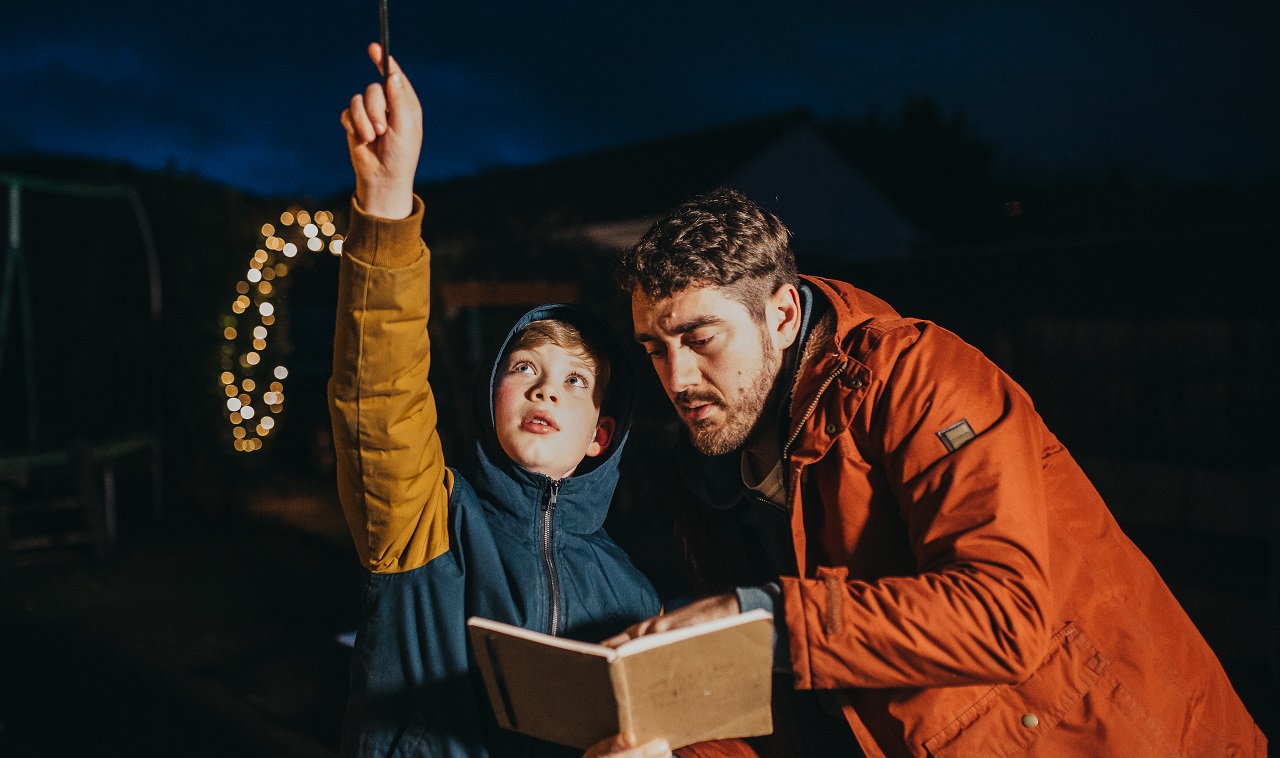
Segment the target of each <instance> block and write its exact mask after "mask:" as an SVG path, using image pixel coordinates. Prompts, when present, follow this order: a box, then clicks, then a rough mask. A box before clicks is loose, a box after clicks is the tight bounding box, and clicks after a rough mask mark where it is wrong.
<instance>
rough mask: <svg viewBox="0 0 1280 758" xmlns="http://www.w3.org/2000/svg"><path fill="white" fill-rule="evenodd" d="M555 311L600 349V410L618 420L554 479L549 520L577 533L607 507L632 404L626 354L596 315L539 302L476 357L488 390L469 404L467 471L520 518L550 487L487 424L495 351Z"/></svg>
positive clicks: (498, 354)
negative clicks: (601, 449)
mask: <svg viewBox="0 0 1280 758" xmlns="http://www.w3.org/2000/svg"><path fill="white" fill-rule="evenodd" d="M548 319H554V320H557V321H563V322H565V323H568V324H572V325H573V326H575V327H577V328H578V329H579V330H580V331H581V332H582V333H583V334H586V335H587V336H588V338H589V339H590V340H591V341H592V342H593V343H594V344H596V345H599V346H600V348H601V349H602V350H603V351H604V352H605V353H606V355H607V357H608V359H609V364H610V377H609V386H608V387H607V388H606V389H605V401H604V407H603V408H602V409H601V415H609V416H612V417H613V419H614V421H615V422H616V424H617V428H616V429H615V431H614V434H613V439H612V440H611V441H610V444H609V450H608V451H607V452H606V453H605V454H603V455H600V456H596V457H594V458H585V459H583V461H582V463H581V464H580V465H579V466H578V469H577V471H576V472H574V475H573V476H570V477H565V478H564V479H561V480H560V481H559V485H558V493H557V498H558V503H557V509H556V510H557V517H556V519H557V520H556V523H557V525H558V526H560V527H563V528H565V529H568V530H569V531H571V532H574V533H577V534H589V533H591V532H594V531H596V530H598V529H599V528H600V527H601V526H602V525H603V524H604V519H605V516H606V515H608V512H609V503H610V501H611V500H612V499H613V491H614V488H615V487H616V486H617V483H618V474H619V472H618V466H619V461H620V459H621V455H622V448H623V446H624V445H625V444H626V441H627V437H628V436H629V435H630V433H631V425H632V419H633V417H634V413H635V404H636V372H635V367H634V365H633V364H632V360H631V357H630V354H629V353H628V352H627V350H626V349H625V348H624V346H623V344H622V341H621V340H620V339H619V338H618V336H617V334H616V333H615V332H614V330H613V329H611V328H610V327H609V326H608V324H606V323H605V322H604V321H603V320H601V319H600V318H599V317H597V316H595V315H594V314H592V313H590V312H589V311H586V310H584V309H582V308H579V307H577V306H573V305H563V304H550V305H540V306H538V307H536V308H533V309H532V310H530V311H528V312H526V313H525V314H524V315H523V316H521V317H520V318H519V319H517V320H516V322H515V324H514V325H513V326H512V327H511V329H510V330H509V331H508V332H507V334H506V336H505V337H504V338H503V339H502V340H501V342H499V343H498V344H497V346H496V347H495V349H494V350H492V352H491V353H490V360H489V361H488V362H487V363H485V364H482V365H483V366H487V367H488V370H487V371H482V372H481V374H480V376H478V377H477V385H479V386H483V387H485V388H486V390H487V391H485V392H483V393H477V394H476V396H475V401H474V405H473V413H474V417H475V428H476V429H477V430H478V431H477V435H476V440H475V443H474V445H473V451H472V452H473V455H474V461H473V466H472V469H473V470H472V471H469V472H467V473H468V477H469V478H470V479H471V480H472V484H473V485H474V486H475V488H476V491H477V493H478V494H479V495H480V496H481V497H482V498H483V499H485V500H487V501H489V502H490V503H491V504H492V505H493V506H494V507H495V508H496V509H497V510H499V511H504V512H506V514H507V515H510V516H513V517H516V518H521V519H523V518H526V517H527V516H528V515H529V514H530V513H533V511H530V510H529V509H530V508H531V507H534V508H536V507H537V506H538V505H540V503H541V502H542V500H543V499H545V497H546V493H547V492H548V491H549V490H550V488H551V482H552V480H551V478H550V477H548V476H546V475H544V474H536V473H533V472H531V471H528V470H526V469H524V468H522V467H521V466H519V465H517V464H516V463H515V462H514V461H512V460H511V458H510V457H508V456H507V454H506V452H504V451H503V450H502V446H501V445H499V444H498V437H497V434H496V432H495V424H494V392H495V390H496V389H497V383H498V377H499V371H500V369H501V364H502V361H501V358H502V356H503V355H504V354H506V352H507V348H508V346H509V345H510V344H511V342H512V340H514V339H515V337H516V335H517V334H519V332H520V330H522V329H524V327H525V326H527V325H529V324H530V323H532V322H534V321H544V320H548Z"/></svg>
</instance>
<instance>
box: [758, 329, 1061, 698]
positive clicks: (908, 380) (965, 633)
mask: <svg viewBox="0 0 1280 758" xmlns="http://www.w3.org/2000/svg"><path fill="white" fill-rule="evenodd" d="M883 339H884V342H885V343H888V344H881V345H880V346H879V347H878V348H877V350H876V353H877V354H879V355H882V356H884V355H889V356H892V359H891V361H889V363H888V365H880V366H876V365H871V366H870V367H871V368H872V370H873V372H876V369H877V368H878V369H880V371H879V372H878V373H879V376H878V378H876V379H875V380H873V381H872V382H871V386H870V387H869V390H868V396H867V397H866V399H865V400H864V401H863V404H862V405H861V406H860V408H859V410H858V413H857V414H855V421H854V424H853V427H852V428H851V429H850V430H846V431H845V432H844V433H843V434H841V435H840V436H839V438H838V439H837V440H836V443H835V445H834V446H833V448H832V450H831V451H830V452H829V453H828V456H830V455H839V456H843V457H844V458H845V460H844V461H841V462H837V463H836V465H838V466H839V467H840V475H839V476H838V477H828V479H827V481H825V482H823V483H821V484H819V486H818V492H820V493H821V495H820V497H821V500H822V501H823V503H824V507H826V508H831V507H836V508H840V507H845V506H844V505H843V504H842V503H841V498H842V496H845V497H847V495H845V488H844V487H842V485H841V482H840V481H839V479H840V478H841V477H872V478H876V477H878V476H879V473H877V472H875V471H872V472H870V473H868V471H867V470H866V469H861V468H860V467H861V466H865V465H867V464H866V463H859V464H857V465H850V464H849V463H848V462H847V461H848V460H850V459H854V458H856V459H857V460H858V461H863V460H864V456H865V460H867V461H870V466H871V467H872V468H873V469H878V470H879V472H882V473H883V475H884V481H883V482H881V483H880V484H878V485H873V486H879V487H888V488H889V489H890V490H891V492H892V495H893V498H892V499H894V500H896V501H897V504H898V508H899V511H900V514H901V516H902V519H903V521H904V522H905V524H906V527H907V536H908V539H909V541H910V546H911V550H912V553H913V554H914V558H915V564H916V566H915V569H916V570H915V573H914V574H913V575H904V576H890V577H886V578H881V579H878V580H874V581H862V580H850V579H849V578H848V574H847V570H846V569H845V568H844V567H818V568H817V572H816V574H817V575H816V576H813V577H807V578H795V577H783V578H782V585H783V598H784V602H783V605H784V608H785V613H786V624H787V629H788V632H789V637H790V645H791V657H792V663H793V668H794V672H795V677H796V684H797V687H799V688H805V689H807V688H814V689H830V688H839V687H863V688H884V687H941V686H953V685H965V684H977V683H991V684H995V683H1013V682H1020V681H1022V680H1024V679H1026V678H1027V676H1029V675H1030V673H1031V672H1032V671H1033V670H1034V668H1035V666H1036V665H1037V664H1038V663H1039V661H1040V659H1041V657H1042V655H1043V653H1044V651H1045V649H1046V645H1047V643H1048V640H1049V636H1050V632H1049V631H1048V630H1047V627H1048V624H1049V621H1048V619H1049V618H1050V617H1051V616H1052V614H1053V611H1052V608H1051V606H1052V600H1051V594H1050V589H1049V583H1048V577H1047V575H1048V564H1049V535H1048V526H1047V524H1048V514H1047V510H1048V505H1047V503H1046V499H1045V485H1044V477H1043V472H1042V466H1043V461H1042V459H1043V456H1044V454H1045V449H1044V445H1045V440H1046V437H1049V436H1051V435H1048V434H1047V432H1045V431H1044V427H1043V425H1042V423H1041V422H1040V419H1039V416H1038V415H1037V414H1036V413H1035V410H1034V409H1033V407H1032V405H1031V401H1030V399H1029V398H1027V396H1026V395H1025V393H1024V392H1023V391H1022V389H1021V388H1019V387H1018V386H1017V385H1016V384H1015V383H1014V382H1013V381H1012V380H1011V379H1010V378H1009V377H1008V376H1006V375H1005V374H1004V373H1003V372H1001V371H1000V370H999V368H997V367H996V366H995V365H994V364H992V363H991V362H990V361H989V360H987V359H986V358H985V357H984V356H983V355H982V354H981V353H980V352H978V351H977V350H976V349H974V348H972V347H971V346H969V345H967V344H965V343H964V342H963V341H961V340H960V339H959V338H957V337H955V336H954V335H952V334H950V333H949V332H946V331H945V330H943V329H940V328H939V327H937V326H934V325H932V324H927V323H915V324H913V325H912V326H909V327H903V328H899V329H898V330H897V331H896V332H895V333H893V334H889V335H886V336H884V338H883ZM948 429H951V432H950V433H949V434H944V435H942V436H940V435H939V432H944V431H945V430H948ZM859 430H861V431H859ZM968 430H972V432H973V435H972V436H970V435H969V434H968V433H967V432H968ZM943 437H947V440H948V441H946V442H944V440H943ZM1055 444H1056V443H1055ZM952 447H954V449H951V448H952ZM829 471H830V469H828V472H829ZM833 479H834V480H836V481H832V480H833ZM846 482H847V480H846ZM864 507H865V506H864ZM809 539H810V541H813V540H816V539H818V537H817V536H816V535H813V534H811V535H810V536H809Z"/></svg>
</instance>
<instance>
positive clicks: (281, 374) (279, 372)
mask: <svg viewBox="0 0 1280 758" xmlns="http://www.w3.org/2000/svg"><path fill="white" fill-rule="evenodd" d="M271 373H272V374H273V375H275V378H277V379H284V378H286V377H288V376H289V369H287V368H285V367H284V366H276V368H275V370H274V371H272V372H271Z"/></svg>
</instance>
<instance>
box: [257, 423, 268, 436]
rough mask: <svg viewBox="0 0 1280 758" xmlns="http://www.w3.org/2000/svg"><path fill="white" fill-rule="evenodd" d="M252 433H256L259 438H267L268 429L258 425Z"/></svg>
mask: <svg viewBox="0 0 1280 758" xmlns="http://www.w3.org/2000/svg"><path fill="white" fill-rule="evenodd" d="M254 431H256V432H257V433H258V436H259V437H265V436H267V432H268V429H267V428H266V427H265V426H263V425H262V424H258V428H257V429H255V430H254Z"/></svg>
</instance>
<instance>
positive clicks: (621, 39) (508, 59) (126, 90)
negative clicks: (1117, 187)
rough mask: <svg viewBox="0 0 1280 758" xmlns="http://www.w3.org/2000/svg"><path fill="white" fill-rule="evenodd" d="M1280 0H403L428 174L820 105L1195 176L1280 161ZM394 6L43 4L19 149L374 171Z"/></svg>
mask: <svg viewBox="0 0 1280 758" xmlns="http://www.w3.org/2000/svg"><path fill="white" fill-rule="evenodd" d="M1278 15H1280V11H1277V6H1276V4H1275V3H1236V4H1231V5H1230V6H1229V7H1221V8H1220V7H1208V6H1207V5H1205V4H1174V5H1156V4H1154V3H1152V2H1149V1H1147V0H1140V1H1138V2H1134V3H1124V4H1113V3H1101V2H1058V3H1050V2H1005V1H1003V0H1001V1H994V2H988V3H982V4H974V3H969V4H947V3H934V2H930V3H925V2H919V1H918V0H906V1H904V2H899V3H894V4H870V3H835V2H807V1H800V2H791V3H777V2H768V3H766V2H760V1H758V0H746V1H744V2H737V3H729V2H726V1H725V0H708V1H707V2H698V3H688V2H683V3H680V2H675V0H651V1H649V2H646V3H643V4H641V3H635V4H618V3H613V4H601V3H585V2H561V3H550V4H532V3H523V4H517V3H508V2H494V3H489V4H473V3H455V4H452V5H443V6H441V5H436V4H427V3H420V2H403V1H402V2H397V0H391V17H392V22H393V28H392V47H393V50H394V51H396V53H397V55H398V57H399V58H400V59H401V60H402V62H403V64H404V66H405V68H406V70H407V71H408V72H409V73H410V75H411V77H412V78H413V80H414V82H415V85H416V86H417V88H418V90H419V92H420V94H421V95H422V98H423V101H424V103H425V105H426V110H427V125H428V131H427V145H426V149H425V154H424V160H423V166H422V174H423V176H447V175H452V174H457V173H465V172H470V171H475V170H478V169H481V168H484V167H487V166H492V165H496V164H519V163H528V162H536V161H541V160H546V159H549V158H553V157H557V156H563V155H568V154H573V153H578V152H583V151H588V150H595V149H600V148H604V147H608V146H612V145H617V144H620V143H625V142H631V141H636V140H642V139H648V138H653V137H657V136H662V135H666V134H671V133H675V132H680V131H684V130H688V129H694V128H699V127H705V126H710V125H715V124H721V123H726V122H730V121H734V120H738V119H742V118H746V117H749V116H754V115H759V114H762V113H767V112H772V111H777V110H781V109H785V108H791V107H795V106H805V107H808V108H810V109H812V110H814V111H816V112H817V113H819V114H820V115H823V116H855V117H856V116H861V115H862V114H864V113H866V112H867V110H868V109H870V108H878V109H879V111H880V112H881V113H883V114H892V113H894V112H896V110H897V109H898V108H899V107H900V105H901V104H902V103H903V102H904V101H905V100H906V99H907V98H910V97H917V96H925V97H930V98H932V99H934V100H935V101H936V102H938V103H939V104H940V105H941V106H942V107H943V108H944V109H946V110H955V111H960V112H962V113H964V114H965V116H966V118H967V120H968V121H969V123H970V124H972V125H973V126H974V128H975V129H976V130H977V131H978V133H979V134H980V135H981V136H983V137H984V138H986V139H988V140H990V141H991V142H993V143H994V144H995V145H996V146H997V147H998V148H999V149H1000V151H1001V155H1002V156H1003V157H1005V158H1006V159H1016V160H1019V161H1023V162H1027V163H1030V164H1033V165H1042V166H1045V167H1048V168H1052V169H1056V170H1066V169H1085V170H1087V169H1090V168H1096V167H1097V166H1101V165H1106V164H1107V163H1108V162H1111V161H1115V160H1122V161H1125V162H1127V163H1129V164H1131V165H1134V166H1136V167H1139V168H1145V169H1147V170H1150V171H1153V172H1158V173H1165V174H1169V175H1172V176H1174V177H1175V178H1176V177H1183V178H1201V177H1225V178H1250V177H1256V176H1259V175H1262V174H1264V173H1267V172H1275V171H1276V170H1277V166H1278V165H1280V106H1278V105H1277V99H1276V98H1275V96H1274V93H1275V92H1276V91H1280V76H1278V73H1277V71H1278V66H1277V53H1276V46H1275V44H1274V40H1275V39H1276V37H1277V34H1276V32H1277V31H1278V29H1280V25H1278V24H1277V17H1278ZM376 34H377V13H376V4H375V3H373V2H372V1H370V2H365V3H361V4H359V6H358V7H357V5H356V4H353V3H349V2H344V3H336V2H330V1H322V2H305V3H304V2H301V0H277V1H273V2H256V3H250V2H229V3H220V4H217V5H216V6H192V5H190V4H181V3H166V4H161V3H156V2H150V1H143V0H137V1H135V2H132V3H129V2H126V3H114V4H103V3H88V2H84V1H83V0H79V1H73V2H65V3H56V4H53V3H49V4H24V5H22V6H17V7H15V8H13V9H7V10H6V23H5V25H4V27H3V28H2V29H0V64H2V65H0V86H2V89H3V91H4V92H5V93H6V97H7V98H9V100H10V102H11V103H18V104H19V106H18V107H10V108H7V109H6V114H5V116H4V117H3V122H2V123H0V150H4V151H16V150H29V149H36V150H44V151H50V152H66V153H75V154H86V155H102V156H106V157H111V158H119V159H125V160H130V161H133V162H135V163H139V164H142V165H147V166H158V165H163V164H164V163H166V162H168V161H170V160H175V161H176V162H177V163H178V165H180V166H182V167H183V168H187V169H191V170H195V171H198V172H200V173H204V174H206V175H209V176H211V177H214V178H217V179H220V180H223V181H227V182H230V183H232V184H235V185H239V186H243V187H248V188H251V189H254V190H257V191H260V192H270V193H307V194H316V195H322V194H327V193H328V192H331V191H334V190H336V189H338V188H340V187H341V186H343V185H344V184H346V183H347V182H349V176H350V168H349V166H348V165H347V164H346V158H345V155H344V148H343V142H342V135H341V131H340V128H339V127H338V124H337V116H338V113H339V112H340V111H341V109H342V108H343V106H344V105H345V102H346V100H347V99H348V98H349V97H350V95H351V94H352V93H354V92H356V91H359V90H360V89H362V88H363V87H364V85H365V84H366V83H367V82H368V81H369V79H370V78H371V74H372V73H373V68H372V67H371V66H370V65H369V63H368V61H367V60H366V59H365V57H364V53H363V45H364V43H365V42H366V41H368V40H370V39H373V38H375V37H376Z"/></svg>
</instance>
